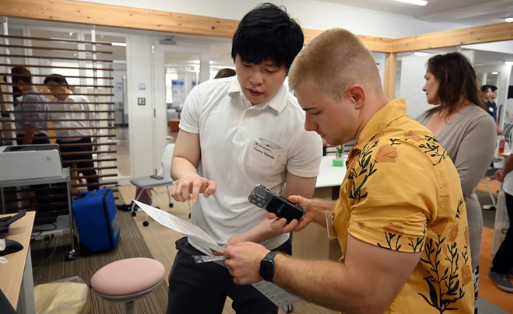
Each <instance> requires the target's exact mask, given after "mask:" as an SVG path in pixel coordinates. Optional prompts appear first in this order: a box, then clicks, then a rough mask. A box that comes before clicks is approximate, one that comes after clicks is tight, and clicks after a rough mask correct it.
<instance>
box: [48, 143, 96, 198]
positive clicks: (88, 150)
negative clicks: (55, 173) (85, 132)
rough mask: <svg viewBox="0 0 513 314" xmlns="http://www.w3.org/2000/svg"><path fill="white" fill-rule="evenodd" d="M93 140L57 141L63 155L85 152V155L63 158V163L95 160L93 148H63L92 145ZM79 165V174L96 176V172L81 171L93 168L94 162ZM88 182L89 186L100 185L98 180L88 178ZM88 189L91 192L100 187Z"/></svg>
mask: <svg viewBox="0 0 513 314" xmlns="http://www.w3.org/2000/svg"><path fill="white" fill-rule="evenodd" d="M91 143H92V142H91V138H83V139H80V140H78V141H72V142H63V141H59V140H58V141H57V144H59V148H60V150H61V153H69V152H84V153H85V154H83V155H73V156H61V159H62V161H63V162H64V161H74V160H84V159H93V147H92V146H78V147H66V146H61V145H63V144H64V145H65V144H91ZM76 165H77V173H81V174H82V175H83V176H96V170H81V169H83V168H93V167H94V162H92V161H90V162H79V163H76ZM64 166H65V167H68V168H70V167H71V164H66V165H64ZM86 181H87V183H88V184H94V183H98V182H99V179H98V178H86ZM87 189H88V190H89V191H92V190H95V189H98V186H88V187H87Z"/></svg>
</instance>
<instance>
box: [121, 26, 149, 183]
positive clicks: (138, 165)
mask: <svg viewBox="0 0 513 314" xmlns="http://www.w3.org/2000/svg"><path fill="white" fill-rule="evenodd" d="M127 41H128V44H127V70H128V83H127V84H128V111H129V115H128V116H129V119H130V128H129V132H130V140H131V159H132V176H134V177H138V176H145V175H150V174H153V172H154V165H153V159H152V152H153V138H154V134H153V130H154V128H153V122H154V119H153V108H152V105H151V104H152V97H153V95H152V73H153V67H152V64H151V60H152V51H151V38H150V37H149V36H140V35H129V36H128V38H127ZM139 83H144V84H146V90H139ZM138 97H144V98H146V106H138V105H137V98H138Z"/></svg>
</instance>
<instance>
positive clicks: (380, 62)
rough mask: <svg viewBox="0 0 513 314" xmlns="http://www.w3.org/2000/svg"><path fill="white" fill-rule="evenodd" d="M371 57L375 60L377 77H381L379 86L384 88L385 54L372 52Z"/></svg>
mask: <svg viewBox="0 0 513 314" xmlns="http://www.w3.org/2000/svg"><path fill="white" fill-rule="evenodd" d="M372 55H373V56H374V59H375V60H376V64H377V66H378V70H379V76H380V77H381V85H382V86H385V57H386V54H385V53H382V52H373V53H372Z"/></svg>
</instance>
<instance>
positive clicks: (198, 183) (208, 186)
mask: <svg viewBox="0 0 513 314" xmlns="http://www.w3.org/2000/svg"><path fill="white" fill-rule="evenodd" d="M215 192H216V184H215V182H214V181H211V180H208V179H205V178H202V177H200V176H199V175H198V174H196V173H194V174H189V175H187V176H185V177H183V178H181V179H179V180H177V181H175V183H174V184H173V189H172V191H171V196H173V198H174V199H175V200H176V201H178V202H185V201H191V200H192V202H193V203H196V202H197V201H198V197H199V194H200V193H203V196H204V197H209V196H210V195H212V194H214V193H215Z"/></svg>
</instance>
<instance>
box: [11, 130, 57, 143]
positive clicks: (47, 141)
mask: <svg viewBox="0 0 513 314" xmlns="http://www.w3.org/2000/svg"><path fill="white" fill-rule="evenodd" d="M24 136H25V135H24V134H21V133H19V134H16V137H24ZM38 137H46V134H41V133H39V134H34V139H33V140H32V143H30V145H40V144H50V140H49V139H47V138H45V139H38ZM16 143H17V144H18V145H23V140H22V139H21V140H16Z"/></svg>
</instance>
